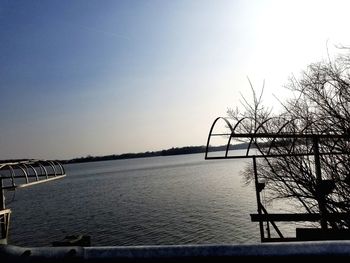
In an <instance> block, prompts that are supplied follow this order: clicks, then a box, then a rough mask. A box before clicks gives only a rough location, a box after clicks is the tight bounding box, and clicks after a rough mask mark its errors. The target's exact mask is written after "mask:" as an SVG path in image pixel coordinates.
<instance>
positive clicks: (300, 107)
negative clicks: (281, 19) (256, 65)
mask: <svg viewBox="0 0 350 263" xmlns="http://www.w3.org/2000/svg"><path fill="white" fill-rule="evenodd" d="M250 85H251V83H250ZM251 87H252V85H251ZM286 88H288V89H289V90H290V91H291V92H292V94H293V95H294V96H293V98H291V99H289V100H287V101H285V102H281V103H282V104H283V111H282V112H281V113H279V114H272V112H271V109H269V108H268V107H266V106H264V105H263V103H262V92H261V94H259V95H257V94H256V92H255V91H254V89H253V87H252V90H253V97H254V100H253V103H248V101H247V100H246V99H245V98H243V101H242V105H243V106H244V107H243V111H239V110H237V109H236V110H231V109H230V110H228V115H229V117H231V118H233V119H234V120H235V121H238V120H240V119H242V118H245V119H244V120H243V121H242V125H241V126H240V129H241V130H240V131H239V132H250V133H251V132H257V130H258V129H260V128H261V129H262V130H261V131H262V132H272V133H273V132H275V133H277V132H279V133H281V132H282V133H289V134H291V133H292V134H343V135H344V134H345V135H350V53H349V52H347V54H342V55H339V56H338V57H337V58H336V59H334V60H331V59H329V60H328V61H321V62H318V63H314V64H311V65H310V66H309V67H308V68H307V69H306V70H304V71H303V72H302V74H301V77H299V78H296V77H292V78H291V79H290V80H289V82H288V84H287V85H286ZM262 91H263V89H262ZM254 143H256V145H257V146H258V149H259V151H261V153H262V154H267V152H268V153H269V154H271V153H275V154H276V155H283V153H290V152H293V153H295V155H294V156H280V157H278V158H265V159H263V160H262V161H261V162H260V163H259V177H260V178H264V181H265V183H266V188H267V189H269V190H270V191H269V192H270V195H269V199H270V200H274V199H289V200H296V201H297V203H298V204H299V205H300V206H301V207H303V208H304V209H305V210H306V211H307V212H309V213H317V212H319V209H320V208H319V206H318V204H319V203H318V202H319V200H320V195H322V198H323V199H324V201H325V209H326V211H327V212H337V213H342V212H350V156H349V154H348V153H350V141H349V139H347V140H344V139H338V140H335V139H329V138H328V139H327V138H325V139H322V141H320V142H318V143H319V147H320V151H322V152H343V153H347V154H334V155H321V156H320V162H321V167H322V169H321V174H322V178H323V179H324V180H327V179H328V180H329V181H328V182H332V184H334V185H332V186H330V185H328V187H327V185H322V186H321V188H322V189H320V185H319V184H318V183H317V176H316V174H315V168H314V167H315V161H316V160H315V159H314V158H313V156H308V155H304V156H303V155H300V156H298V153H300V154H302V153H305V152H308V151H312V150H313V146H314V142H313V141H312V140H310V139H308V138H300V139H294V140H291V139H290V138H280V139H278V140H274V141H271V140H270V141H264V142H257V141H255V142H254ZM271 144H273V145H271ZM259 145H260V147H259ZM264 145H265V146H266V145H269V146H272V147H264ZM252 174H253V173H252V171H251V170H250V169H249V168H247V170H246V171H245V173H244V176H245V178H246V181H247V182H250V181H251V180H252ZM332 227H335V228H342V227H347V228H348V227H350V221H349V220H343V221H340V222H336V223H332Z"/></svg>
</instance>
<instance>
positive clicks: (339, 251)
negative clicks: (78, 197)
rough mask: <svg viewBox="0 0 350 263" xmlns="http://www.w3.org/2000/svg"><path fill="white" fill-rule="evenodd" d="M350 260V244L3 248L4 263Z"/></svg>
mask: <svg viewBox="0 0 350 263" xmlns="http://www.w3.org/2000/svg"><path fill="white" fill-rule="evenodd" d="M312 256H315V257H326V256H332V257H334V256H341V257H350V241H318V242H314V241H312V242H292V243H271V244H266V243H265V244H254V245H179V246H126V247H122V246H111V247H30V248H29V247H18V246H11V245H0V258H1V259H4V261H2V260H1V261H2V262H8V261H10V262H18V261H21V262H23V261H25V262H38V261H40V262H66V261H67V260H68V261H74V262H100V261H103V262H191V261H193V260H201V261H203V260H204V261H206V262H208V261H213V262H218V261H221V262H226V261H230V260H232V259H233V258H248V257H259V258H261V257H262V258H264V257H265V258H281V257H282V258H287V257H312Z"/></svg>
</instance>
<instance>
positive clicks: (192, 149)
mask: <svg viewBox="0 0 350 263" xmlns="http://www.w3.org/2000/svg"><path fill="white" fill-rule="evenodd" d="M248 144H249V143H240V144H236V145H231V147H230V150H241V149H247V147H248ZM205 149H206V146H204V145H202V146H185V147H175V148H174V147H173V148H169V149H166V150H160V151H147V152H140V153H123V154H112V155H104V156H91V155H88V156H86V157H78V158H74V159H70V160H60V161H59V162H61V163H62V164H69V163H86V162H98V161H111V160H123V159H135V158H145V157H158V156H171V155H182V154H195V153H205ZM225 150H226V145H222V146H210V151H211V152H212V151H215V152H217V151H225Z"/></svg>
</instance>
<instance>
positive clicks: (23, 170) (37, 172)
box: [0, 160, 66, 244]
mask: <svg viewBox="0 0 350 263" xmlns="http://www.w3.org/2000/svg"><path fill="white" fill-rule="evenodd" d="M65 176H66V173H65V170H64V167H63V166H62V165H61V164H60V163H59V162H57V161H49V160H26V161H20V162H7V163H0V191H1V193H0V244H7V238H8V234H9V227H10V215H11V210H10V209H6V204H5V191H14V190H16V189H18V188H23V187H28V186H33V185H36V184H40V183H45V182H48V181H52V180H57V179H61V178H63V177H65Z"/></svg>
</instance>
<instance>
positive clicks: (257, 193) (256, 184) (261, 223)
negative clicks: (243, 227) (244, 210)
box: [253, 156, 265, 242]
mask: <svg viewBox="0 0 350 263" xmlns="http://www.w3.org/2000/svg"><path fill="white" fill-rule="evenodd" d="M253 168H254V179H255V192H256V201H257V204H258V214H259V216H261V214H262V209H261V200H260V189H259V181H258V170H257V168H256V157H255V156H253ZM263 224H264V223H263V221H262V220H259V227H260V239H261V242H264V240H265V237H264V225H263Z"/></svg>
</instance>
